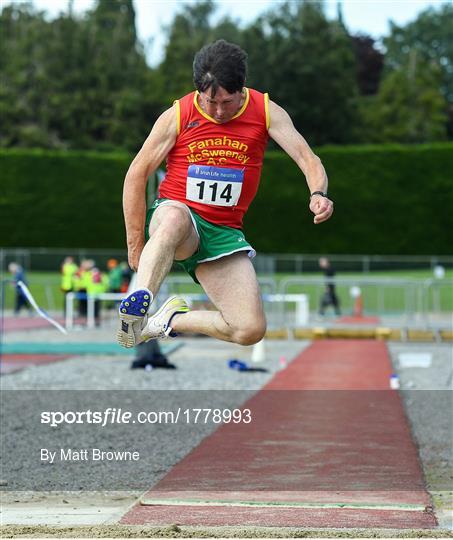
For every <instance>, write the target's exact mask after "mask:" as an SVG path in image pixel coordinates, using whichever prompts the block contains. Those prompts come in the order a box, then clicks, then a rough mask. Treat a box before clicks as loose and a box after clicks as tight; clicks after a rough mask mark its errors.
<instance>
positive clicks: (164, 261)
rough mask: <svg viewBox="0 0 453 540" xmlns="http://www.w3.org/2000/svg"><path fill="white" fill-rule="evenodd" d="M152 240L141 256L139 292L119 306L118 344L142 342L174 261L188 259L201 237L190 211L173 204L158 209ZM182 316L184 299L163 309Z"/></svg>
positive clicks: (138, 276)
mask: <svg viewBox="0 0 453 540" xmlns="http://www.w3.org/2000/svg"><path fill="white" fill-rule="evenodd" d="M149 233H150V238H149V240H148V242H147V243H146V245H145V247H144V249H143V252H142V254H141V256H140V261H139V265H138V272H137V289H136V290H134V291H133V292H131V293H130V294H129V295H128V296H126V298H124V299H123V301H122V302H121V304H120V308H119V314H120V320H119V327H118V333H117V339H118V343H120V345H122V346H123V347H134V346H135V345H137V344H138V343H140V342H141V341H143V338H142V335H141V334H142V330H143V328H144V327H145V325H146V323H147V320H148V310H149V307H150V304H151V303H152V301H153V298H154V297H155V296H156V294H157V292H158V291H159V288H160V286H161V284H162V281H163V280H164V278H165V277H166V275H167V274H168V272H169V271H170V269H171V266H172V264H173V260H174V259H175V258H176V259H186V258H188V257H190V256H191V255H193V254H194V253H195V252H196V250H197V248H198V241H199V240H198V235H197V233H196V231H195V227H194V225H193V223H192V220H191V218H190V212H189V209H188V208H187V207H186V206H185V205H184V204H182V203H178V202H176V201H172V202H171V203H167V204H164V205H162V206H160V207H158V208H157V209H156V210H155V211H154V213H153V217H152V219H151V223H150V227H149ZM168 309H171V310H173V312H176V313H178V312H179V313H181V312H185V311H187V310H188V308H187V305H186V303H185V302H184V301H183V300H182V299H175V301H172V302H170V304H169V305H167V306H165V307H164V310H167V311H168Z"/></svg>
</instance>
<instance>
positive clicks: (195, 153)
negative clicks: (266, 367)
mask: <svg viewBox="0 0 453 540" xmlns="http://www.w3.org/2000/svg"><path fill="white" fill-rule="evenodd" d="M246 71H247V55H246V53H245V52H244V51H243V50H242V49H241V48H240V47H239V46H237V45H234V44H231V43H227V42H226V41H224V40H219V41H216V42H215V43H212V44H210V45H206V46H205V47H203V48H202V49H201V50H200V51H199V52H198V53H197V54H196V55H195V59H194V64H193V77H194V84H195V88H196V91H195V92H192V93H190V94H188V95H186V96H184V97H183V98H181V99H179V100H177V101H175V103H174V104H173V106H172V107H171V108H170V109H168V110H167V111H165V112H164V113H163V114H162V115H161V116H160V117H159V118H158V120H157V121H156V123H155V124H154V127H153V129H152V131H151V133H150V135H149V136H148V138H147V139H146V141H145V143H144V144H143V147H142V148H141V150H140V151H139V153H138V154H137V156H136V157H135V159H134V160H133V162H132V164H131V166H130V167H129V170H128V172H127V175H126V179H125V182H124V194H123V207H124V216H125V222H126V232H127V245H128V251H129V265H130V266H131V268H132V269H133V270H137V287H138V289H137V290H135V291H134V292H132V293H131V294H129V295H128V296H127V297H126V298H125V299H124V300H123V301H122V302H121V304H120V308H119V316H120V327H119V330H118V341H119V343H120V344H121V345H123V346H124V347H133V346H135V345H137V344H138V343H140V342H142V341H148V340H150V339H156V338H164V337H171V336H174V335H175V334H179V333H184V332H190V333H201V334H205V335H208V336H211V337H214V338H218V339H222V340H224V341H230V342H234V343H238V344H241V345H252V344H254V343H257V342H258V341H260V340H261V339H262V338H263V336H264V333H265V331H266V319H265V315H264V311H263V305H262V301H261V294H260V290H259V286H258V282H257V278H256V274H255V271H254V268H253V266H252V263H251V262H250V258H251V257H253V256H254V255H255V251H254V249H253V248H252V246H251V245H250V244H249V243H248V242H247V240H246V239H245V237H244V234H243V232H242V221H243V217H244V214H245V212H246V211H247V209H248V207H249V205H250V203H251V202H252V200H253V198H254V197H255V194H256V192H257V189H258V184H259V180H260V174H261V168H262V164H263V156H264V151H265V147H266V143H267V141H268V138H269V137H272V139H273V140H274V141H276V142H277V143H278V144H279V145H280V146H281V147H282V148H283V150H285V152H286V153H287V154H288V155H289V156H290V157H291V158H292V159H293V160H294V161H295V162H296V163H297V165H298V166H299V167H300V169H301V171H302V172H303V173H304V175H305V177H306V180H307V184H308V187H309V189H310V194H311V196H310V201H309V207H310V210H311V211H312V212H313V214H314V216H315V217H314V223H316V224H318V223H321V222H323V221H326V220H327V219H328V218H329V217H330V216H331V215H332V212H333V203H332V201H330V200H329V199H328V198H327V176H326V173H325V171H324V167H323V166H322V164H321V161H320V159H319V158H318V157H317V156H316V155H314V154H313V152H312V151H311V149H310V147H309V146H308V144H307V143H306V141H305V140H304V138H303V137H302V135H300V133H298V132H297V131H296V129H295V128H294V125H293V123H292V121H291V119H290V117H289V116H288V114H287V113H286V112H285V110H284V109H282V108H281V107H279V106H278V105H277V104H276V103H274V102H272V101H270V100H269V97H268V95H267V94H262V93H260V92H258V91H256V90H253V89H251V88H246V87H245V86H244V83H245V78H246ZM165 158H166V159H167V171H166V175H165V178H164V180H163V182H162V183H161V185H160V188H159V195H158V199H157V200H156V201H155V202H154V204H153V205H152V207H151V209H150V210H149V211H148V213H146V207H145V200H146V198H145V190H146V184H147V180H148V177H149V175H150V174H152V173H153V172H154V171H155V170H156V169H157V168H158V167H159V165H160V164H161V162H162V161H163V160H164V159H165ZM274 182H275V189H276V190H278V189H279V186H278V182H279V179H278V178H275V179H274ZM145 235H146V238H147V240H146V242H145ZM174 260H176V261H178V262H179V263H180V264H181V265H182V266H183V267H184V268H185V270H186V271H187V272H188V273H189V274H190V275H191V276H192V277H193V278H194V280H195V281H197V282H199V283H200V284H201V286H202V287H203V289H204V290H205V292H206V294H207V295H208V297H209V298H210V300H211V301H212V303H213V304H214V306H215V308H216V311H189V308H188V306H187V304H186V303H185V302H184V300H183V299H181V298H178V297H172V298H170V299H169V300H167V301H166V302H165V303H164V304H163V305H162V307H161V308H160V309H159V310H158V311H157V312H156V313H155V314H154V315H153V316H150V315H149V314H148V310H149V308H150V305H151V303H152V301H153V298H154V297H155V295H156V294H157V292H158V290H159V287H160V286H161V283H162V281H163V280H164V278H165V277H166V275H167V274H168V272H169V271H170V269H171V267H172V264H173V261H174Z"/></svg>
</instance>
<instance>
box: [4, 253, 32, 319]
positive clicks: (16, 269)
mask: <svg viewBox="0 0 453 540" xmlns="http://www.w3.org/2000/svg"><path fill="white" fill-rule="evenodd" d="M8 270H9V271H10V273H11V274H12V276H13V286H14V287H15V290H16V296H15V299H14V315H19V313H20V310H21V309H22V308H23V307H25V308H27V309H28V310H29V311H31V307H30V305H29V303H28V300H27V297H26V296H25V294H24V293H23V292H22V289H21V288H20V287H19V285H18V284H17V282H18V281H22V282H23V283H24V284H25V285H27V279H26V277H25V272H24V269H23V268H22V266H20V264H17V263H15V262H12V263H9V265H8Z"/></svg>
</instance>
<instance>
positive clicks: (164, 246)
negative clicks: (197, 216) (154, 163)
mask: <svg viewBox="0 0 453 540" xmlns="http://www.w3.org/2000/svg"><path fill="white" fill-rule="evenodd" d="M198 242H199V239H198V235H197V233H196V231H195V227H194V225H193V223H192V220H191V217H190V212H189V209H188V208H187V206H185V205H184V204H182V203H178V202H176V201H172V202H169V203H166V204H163V205H161V206H159V207H158V208H157V209H156V210H155V211H154V214H153V217H152V219H151V223H150V225H149V240H148V242H147V243H146V245H145V247H144V249H143V252H142V254H141V256H140V262H139V266H138V271H137V288H147V289H149V290H150V291H151V292H152V293H153V296H155V295H156V294H157V292H158V291H159V288H160V286H161V284H162V281H163V280H164V279H165V277H166V276H167V274H168V272H170V270H171V267H172V264H173V261H174V260H183V259H187V258H188V257H191V256H192V255H193V254H194V253H195V252H196V251H197V249H198Z"/></svg>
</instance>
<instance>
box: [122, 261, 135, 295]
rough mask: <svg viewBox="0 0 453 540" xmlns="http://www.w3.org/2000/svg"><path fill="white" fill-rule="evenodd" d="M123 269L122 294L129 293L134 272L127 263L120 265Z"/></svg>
mask: <svg viewBox="0 0 453 540" xmlns="http://www.w3.org/2000/svg"><path fill="white" fill-rule="evenodd" d="M120 268H121V275H122V282H121V291H120V292H127V290H128V288H129V283H130V282H131V279H132V274H133V272H132V270H131V269H130V268H129V265H128V264H127V262H124V261H123V262H121V263H120Z"/></svg>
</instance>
